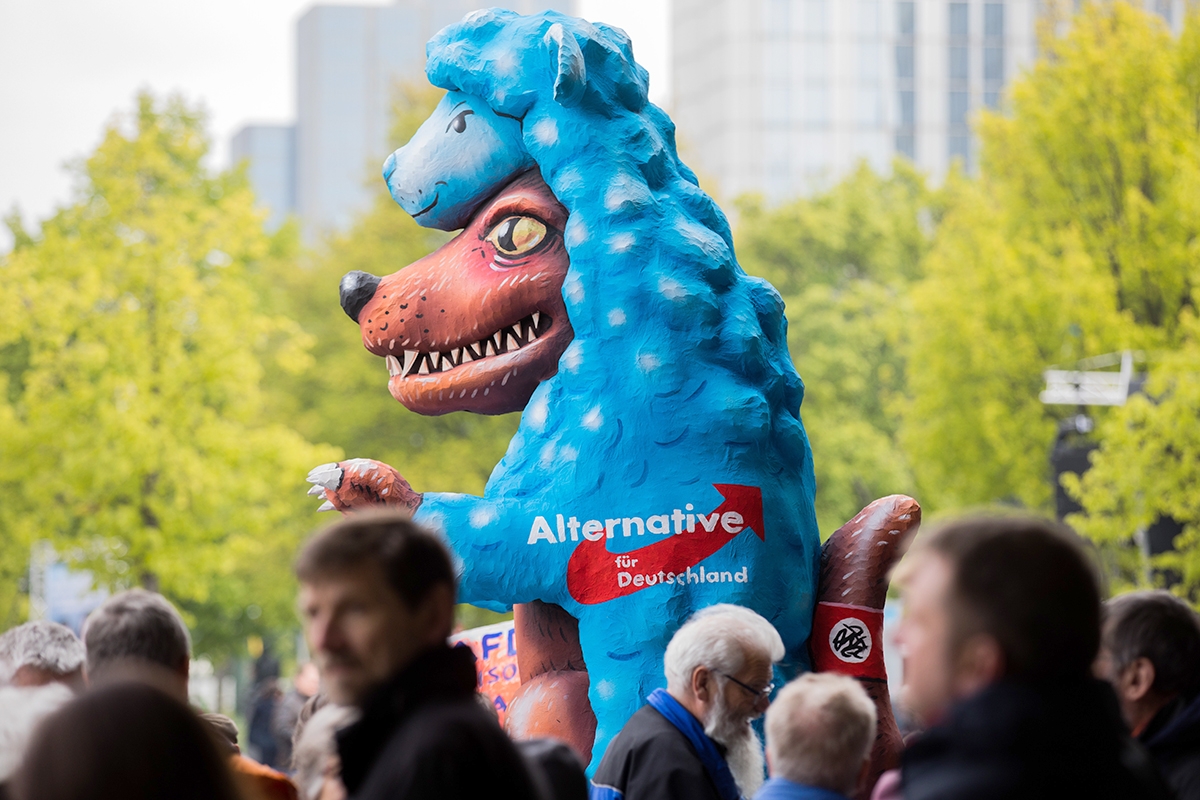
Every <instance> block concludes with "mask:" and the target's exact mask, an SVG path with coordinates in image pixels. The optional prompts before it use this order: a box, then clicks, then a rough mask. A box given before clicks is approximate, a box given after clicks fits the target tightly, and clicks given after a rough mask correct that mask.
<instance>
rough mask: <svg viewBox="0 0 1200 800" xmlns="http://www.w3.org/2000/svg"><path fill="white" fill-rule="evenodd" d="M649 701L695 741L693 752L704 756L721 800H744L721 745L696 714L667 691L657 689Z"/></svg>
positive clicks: (686, 735)
mask: <svg viewBox="0 0 1200 800" xmlns="http://www.w3.org/2000/svg"><path fill="white" fill-rule="evenodd" d="M646 702H647V703H649V704H650V705H651V707H653V708H654V710H655V711H657V712H658V713H660V714H662V715H663V716H664V717H665V718H666V720H667V722H670V723H671V724H672V725H674V726H675V727H676V728H678V729H679V732H680V733H682V734H683V735H684V736H685V737H686V738H687V740H688V741H689V742H691V745H692V749H693V750H695V751H696V755H698V756H700V763H702V764H703V765H704V769H705V770H706V771H707V772H708V777H710V778H712V782H713V784H714V785H716V787H717V794H719V795H721V800H742V796H741V793H740V792H739V791H738V787H737V782H736V781H735V780H734V779H733V773H732V772H730V771H729V764H727V763H726V762H725V756H723V755H721V751H720V750H718V749H717V743H716V742H714V741H713V740H712V739H710V738H708V734H706V733H705V732H704V728H703V727H702V726H701V725H700V723H699V722H698V721H697V720H696V718H695V717H693V716H692V713H691V712H690V711H688V710H687V709H686V708H684V707H683V706H682V705H680V704H679V701H678V700H676V699H675V698H674V697H671V695H669V694H668V693H667V690H666V689H655V690H654V691H653V692H651V693H650V696H649V697H647V698H646Z"/></svg>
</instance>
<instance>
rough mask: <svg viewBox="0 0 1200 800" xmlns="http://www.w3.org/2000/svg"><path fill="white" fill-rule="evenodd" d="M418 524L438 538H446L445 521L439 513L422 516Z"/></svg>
mask: <svg viewBox="0 0 1200 800" xmlns="http://www.w3.org/2000/svg"><path fill="white" fill-rule="evenodd" d="M419 522H420V523H421V524H422V525H424V526H425V527H426V528H428V529H430V530H431V531H433V532H434V533H436V534H437V535H438V536H441V537H442V538H445V536H446V519H445V517H443V516H442V514H441V513H440V512H437V511H434V512H430V513H429V514H422V515H421V519H420V520H419Z"/></svg>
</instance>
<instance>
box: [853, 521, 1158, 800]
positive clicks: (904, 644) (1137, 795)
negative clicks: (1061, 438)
mask: <svg viewBox="0 0 1200 800" xmlns="http://www.w3.org/2000/svg"><path fill="white" fill-rule="evenodd" d="M905 561H906V563H905V564H903V565H902V570H901V574H900V575H898V576H897V579H898V582H899V583H900V584H901V586H902V589H903V595H904V617H903V619H902V621H901V623H900V627H899V630H898V633H897V637H896V641H897V644H898V645H899V647H900V650H901V653H902V655H903V657H904V681H905V687H904V699H905V703H906V705H907V706H908V707H909V708H911V709H912V711H913V712H914V713H915V714H916V715H917V716H918V717H919V718H920V719H921V721H922V722H923V723H924V724H925V725H927V726H931V727H929V729H928V730H927V731H926V732H925V733H924V734H922V735H921V736H920V737H919V738H917V739H916V740H915V741H914V742H912V743H911V744H910V745H909V747H908V749H907V750H906V751H905V752H904V754H903V757H902V761H901V771H900V784H901V785H900V789H901V792H902V793H903V796H904V797H905V798H906V800H926V799H927V798H928V799H932V798H938V800H943V799H944V800H951V799H952V798H963V800H967V798H970V799H971V800H991V799H993V798H995V799H997V800H998V799H999V798H1014V799H1015V798H1041V797H1046V798H1051V797H1053V798H1060V797H1086V798H1089V800H1097V799H1098V798H1113V800H1117V799H1118V798H1120V800H1141V798H1166V797H1169V793H1168V791H1167V789H1166V786H1165V785H1164V784H1163V782H1162V780H1161V778H1160V777H1159V775H1158V773H1157V770H1156V769H1155V768H1154V765H1153V762H1151V761H1150V758H1149V756H1148V755H1147V754H1146V753H1145V751H1144V750H1142V749H1141V748H1140V747H1139V746H1138V745H1136V744H1135V743H1134V742H1133V741H1132V740H1131V739H1130V738H1129V735H1128V733H1127V732H1126V730H1125V727H1124V724H1123V722H1122V720H1121V716H1120V711H1119V709H1118V708H1117V703H1116V699H1115V698H1114V697H1113V694H1112V690H1111V689H1110V688H1109V686H1108V685H1107V684H1105V683H1104V682H1102V681H1099V680H1097V679H1095V678H1094V677H1092V672H1091V669H1092V662H1093V660H1094V659H1095V657H1096V653H1097V650H1098V649H1099V646H1100V588H1099V580H1098V577H1097V574H1096V571H1095V569H1094V567H1093V565H1092V563H1091V561H1090V559H1089V557H1088V556H1087V555H1086V554H1085V552H1084V551H1083V549H1082V547H1081V545H1080V543H1079V540H1078V539H1077V537H1076V536H1075V535H1074V534H1072V533H1071V532H1070V531H1068V530H1067V529H1065V528H1062V527H1060V526H1058V525H1056V524H1054V523H1051V522H1047V521H1043V520H1038V519H1030V518H1015V517H994V518H988V517H984V518H973V519H964V520H960V521H957V522H952V523H950V524H947V525H945V526H943V527H941V528H940V529H937V530H934V531H931V532H928V533H926V534H924V535H921V536H918V538H917V541H916V543H915V547H914V548H913V550H912V552H910V553H909V555H908V557H907V558H906V559H905ZM877 794H878V792H877Z"/></svg>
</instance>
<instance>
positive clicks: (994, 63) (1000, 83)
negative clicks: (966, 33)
mask: <svg viewBox="0 0 1200 800" xmlns="http://www.w3.org/2000/svg"><path fill="white" fill-rule="evenodd" d="M1003 88H1004V3H985V4H984V6H983V104H984V105H985V106H987V107H988V108H997V107H999V105H1000V91H1001V90H1002V89H1003Z"/></svg>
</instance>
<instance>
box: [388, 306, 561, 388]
mask: <svg viewBox="0 0 1200 800" xmlns="http://www.w3.org/2000/svg"><path fill="white" fill-rule="evenodd" d="M550 322H551V320H550V317H549V316H547V315H545V314H543V313H542V312H541V311H534V312H533V313H531V314H530V315H529V316H527V317H525V318H523V319H520V320H518V321H517V322H514V323H513V324H512V325H509V326H507V327H504V328H501V329H500V330H498V331H496V332H495V333H493V334H492V335H491V336H488V337H485V338H483V339H480V340H479V341H477V342H475V343H474V344H468V345H464V346H462V347H459V348H456V349H454V350H449V351H446V352H439V351H436V350H435V351H432V352H421V351H419V350H401V351H400V354H399V356H392V355H389V356H387V357H386V360H387V368H388V375H390V376H392V377H395V376H397V375H402V376H404V377H409V378H411V377H412V376H414V375H433V374H437V373H439V372H446V371H449V370H452V369H454V368H455V367H459V366H462V365H463V364H470V363H472V362H475V361H479V360H480V359H484V358H489V357H490V356H498V355H503V354H504V353H511V352H513V351H515V350H519V349H521V348H522V347H525V346H526V345H528V344H531V343H532V342H535V341H537V340H538V339H539V338H541V337H542V335H543V334H545V333H546V331H547V330H549V328H550ZM543 323H545V324H543ZM392 344H394V342H392V343H389V347H388V349H389V350H390V349H391V345H392Z"/></svg>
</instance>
